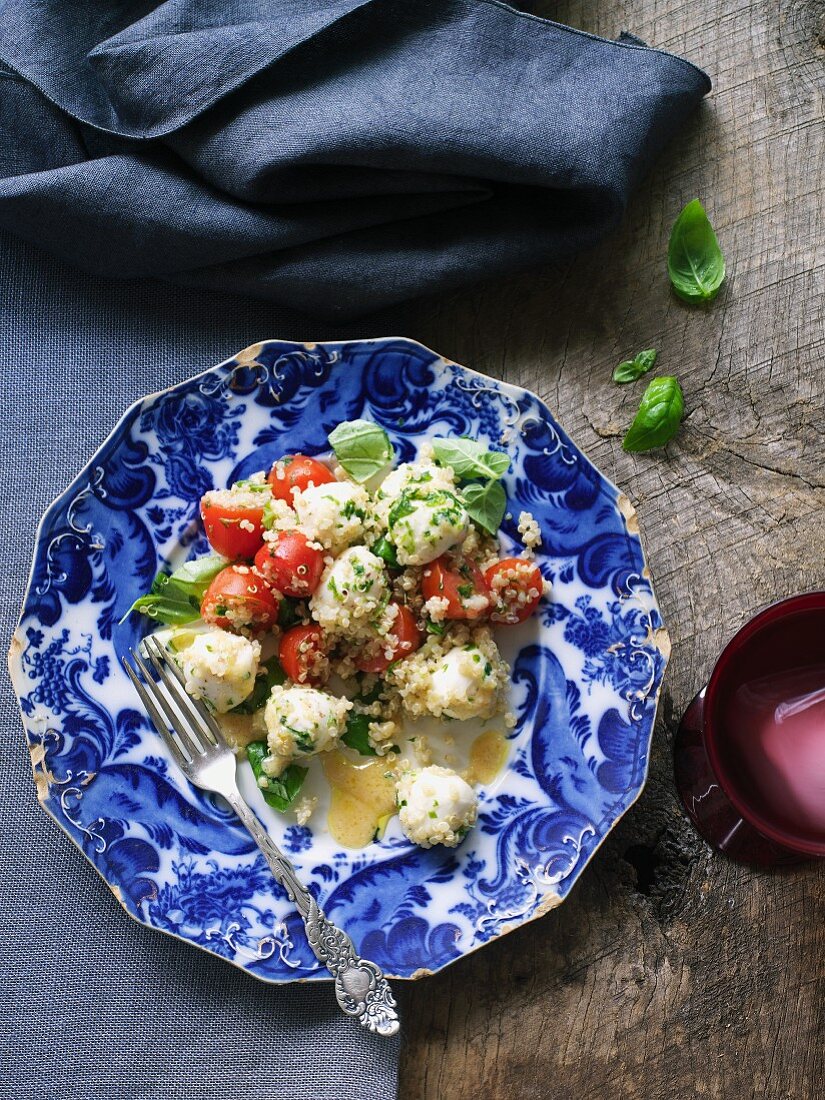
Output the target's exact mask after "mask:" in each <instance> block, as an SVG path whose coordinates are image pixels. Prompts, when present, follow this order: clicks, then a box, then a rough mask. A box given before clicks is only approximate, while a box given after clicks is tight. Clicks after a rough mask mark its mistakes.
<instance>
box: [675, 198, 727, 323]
mask: <svg viewBox="0 0 825 1100" xmlns="http://www.w3.org/2000/svg"><path fill="white" fill-rule="evenodd" d="M667 270H668V274H669V275H670V281H671V283H672V284H673V289H674V290H675V291H676V293H677V294H678V295H679V297H680V298H682V299H684V301H686V302H691V303H694V304H695V303H697V302H709V301H711V299H712V298H715V297H716V295H717V294H718V293H719V287H720V286H721V285H722V283H723V281H724V278H725V258H724V256H723V255H722V250H721V248H720V247H719V242H718V241H717V239H716V234H715V233H714V232H713V226H712V225H711V224H710V222H709V221H708V216H707V214H706V213H705V209H704V207H703V206H702V204H701V203H700V202H699V200H698V199H694V200H693V202H689V203H688V204H687V206H686V207H685V208H684V210H683V211H682V213H681V214H680V215H679V217H678V218H677V219H676V223H675V225H674V226H673V230H672V232H671V234H670V244H669V246H668V251H667Z"/></svg>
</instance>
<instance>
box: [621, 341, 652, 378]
mask: <svg viewBox="0 0 825 1100" xmlns="http://www.w3.org/2000/svg"><path fill="white" fill-rule="evenodd" d="M655 362H656V349H655V348H648V350H647V351H640V352H639V353H638V355H636V356H635V357H634V358H633V359H626V360H625V361H624V363H619V365H618V367H616V369H615V370H614V371H613V381H614V382H618V383H619V384H620V385H623V384H624V383H626V382H635V381H636V379H637V378H641V377H642V375H643V374H647V372H648V371H649V370H652V369H653V365H654V363H655Z"/></svg>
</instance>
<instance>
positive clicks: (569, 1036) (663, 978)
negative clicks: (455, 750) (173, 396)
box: [400, 0, 825, 1100]
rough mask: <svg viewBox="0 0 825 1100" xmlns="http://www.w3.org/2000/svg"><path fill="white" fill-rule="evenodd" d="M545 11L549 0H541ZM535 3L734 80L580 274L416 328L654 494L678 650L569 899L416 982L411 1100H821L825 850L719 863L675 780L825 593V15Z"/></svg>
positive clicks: (704, 4)
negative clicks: (748, 636) (717, 707)
mask: <svg viewBox="0 0 825 1100" xmlns="http://www.w3.org/2000/svg"><path fill="white" fill-rule="evenodd" d="M524 6H527V5H524ZM530 10H532V11H534V12H536V13H537V14H542V15H547V16H549V17H551V18H554V19H556V20H559V21H561V22H568V23H571V24H572V25H574V26H579V27H582V28H584V29H586V30H590V31H594V32H596V33H599V34H603V35H605V36H614V35H616V34H618V32H619V31H620V30H622V29H629V30H631V31H633V32H634V33H636V34H638V35H639V36H640V37H642V38H644V39H645V40H646V41H648V42H650V43H652V44H654V45H656V46H659V47H663V48H665V49H670V50H673V51H675V52H677V53H682V54H684V55H686V56H688V57H690V58H691V59H693V60H695V61H697V62H698V63H699V64H700V65H702V66H703V67H704V68H705V69H706V70H707V71H708V72H709V73H710V74H711V76H712V78H713V80H714V85H715V87H714V91H713V93H712V95H711V96H710V98H709V99H708V101H707V102H706V104H705V105H704V107H703V108H702V109H701V111H700V112H699V113H698V115H697V116H696V117H695V118H694V120H693V121H692V123H691V124H690V125H689V126H688V127H687V129H686V130H685V131H684V132H683V133H682V134H681V135H679V136H678V137H677V138H676V140H675V142H674V143H673V145H672V147H671V148H670V149H669V150H668V151H667V153H666V154H665V156H664V157H663V158H662V160H661V161H660V162H659V164H658V165H657V166H656V168H655V170H654V172H653V174H652V175H651V177H650V178H649V180H648V181H647V182H646V183H645V185H644V186H643V187H642V189H641V190H640V192H639V193H638V194H637V196H636V197H635V199H634V201H633V203H632V204H631V208H630V209H629V211H628V215H627V218H626V220H625V224H624V227H623V229H622V230H621V232H620V233H619V234H618V235H617V236H616V237H614V238H613V239H612V240H611V241H609V242H608V243H606V244H605V245H604V246H603V247H602V248H601V249H600V250H599V251H598V252H597V253H595V254H591V255H589V256H583V257H581V258H579V259H578V260H577V261H576V262H575V263H573V264H571V265H570V266H569V267H568V268H567V269H566V270H564V271H563V272H560V273H558V272H557V273H542V274H540V275H538V276H529V277H521V278H518V279H513V280H510V281H508V282H505V283H497V284H495V285H491V286H488V287H485V288H482V289H479V290H477V291H474V292H471V293H465V294H461V295H457V296H455V297H454V298H451V299H450V300H448V301H442V302H440V303H438V304H433V303H423V304H420V305H418V306H416V307H415V308H414V310H413V311H412V313H411V316H410V317H409V319H408V324H407V325H406V329H405V334H406V335H410V336H414V337H416V338H418V339H420V340H422V341H423V342H424V343H426V344H428V345H429V346H431V347H433V348H436V349H438V350H439V351H440V352H442V353H443V354H444V355H447V356H451V357H453V358H455V359H456V360H458V361H459V362H462V363H466V364H467V365H469V366H473V367H476V368H478V369H480V370H482V371H486V372H488V373H490V374H493V375H496V376H498V377H501V378H505V379H507V380H509V381H513V382H517V383H520V384H522V385H524V386H527V387H529V388H530V389H533V390H535V391H536V392H537V393H539V394H540V395H542V396H543V397H544V398H545V399H546V400H547V401H548V403H549V404H550V406H551V407H552V408H554V409H555V410H556V412H557V415H558V417H559V419H560V420H561V422H562V423H563V424H564V426H565V427H566V428H567V430H568V431H569V432H570V433H571V435H572V436H573V437H574V438H575V439H576V440H577V442H578V443H579V444H580V445H581V446H582V447H583V448H584V449H586V450H587V451H588V453H589V454H590V456H591V457H592V458H593V460H594V461H595V462H596V463H597V464H598V465H599V466H600V467H601V469H602V470H604V471H605V473H606V474H607V475H608V476H609V477H611V478H612V479H613V480H614V481H615V482H616V483H617V484H618V485H620V486H621V487H622V488H623V489H624V490H625V491H626V492H627V493H628V494H629V496H630V497H631V498H632V499H633V501H634V502H635V504H636V505H637V507H638V509H639V516H640V521H641V525H642V531H643V535H644V538H645V544H646V548H647V552H648V557H649V560H650V562H651V566H652V570H653V574H654V579H655V584H656V591H657V594H658V597H659V600H660V603H661V605H662V608H663V613H664V616H665V620H666V622H667V625H668V627H669V630H670V633H671V638H672V641H673V647H674V648H673V658H672V662H671V666H670V669H669V672H668V676H667V681H666V686H665V690H664V694H663V701H662V706H661V708H660V714H659V720H658V722H657V727H656V731H655V735H654V745H653V752H652V763H651V772H650V779H649V782H648V785H647V788H646V790H645V792H644V794H643V796H642V798H641V800H640V802H639V803H638V804H637V805H636V807H634V809H633V810H632V811H631V812H630V813H629V814H628V815H627V816H626V817H625V818H624V820H623V821H622V822H621V823H620V825H619V826H618V827H617V828H616V830H615V831H614V832H613V833H612V834H611V836H610V837H609V838H608V840H607V842H606V843H605V844H604V845H603V847H602V848H601V850H600V851H599V852H598V854H597V855H596V857H595V859H594V860H593V863H592V865H591V867H590V868H589V870H588V872H587V874H585V875H584V876H583V878H582V880H581V881H580V883H579V884H578V885H577V886H576V888H575V890H574V892H573V894H572V896H571V897H570V898H569V900H568V901H567V902H566V903H565V904H564V905H563V906H561V908H559V909H558V910H556V911H554V912H552V913H550V914H549V915H548V916H546V917H544V918H543V919H542V920H540V921H537V922H535V923H533V924H531V925H527V926H526V927H524V928H523V929H520V930H518V931H516V932H513V933H511V934H510V935H508V936H506V937H504V939H503V940H500V941H497V942H494V943H492V944H491V945H490V946H488V947H486V948H484V949H483V950H482V951H480V952H478V953H476V954H475V955H473V956H471V957H469V958H467V959H465V960H463V961H462V962H459V963H457V964H456V965H455V966H453V967H452V968H450V969H448V970H447V971H445V972H444V973H443V974H441V975H440V976H437V977H435V978H432V979H429V980H427V981H425V982H421V983H418V984H416V985H414V986H406V987H403V988H401V990H400V992H401V998H402V1007H403V1010H404V1020H405V1036H406V1042H405V1046H404V1053H403V1056H402V1066H401V1089H400V1096H401V1100H464V1098H465V1097H466V1098H473V1100H477V1098H481V1100H539V1098H545V1097H549V1096H552V1095H556V1094H560V1095H563V1096H564V1097H565V1100H579V1098H582V1100H584V1098H587V1100H593V1098H596V1100H601V1098H610V1100H612V1098H614V1097H640V1098H641V1097H643V1098H644V1100H681V1098H682V1097H684V1098H688V1097H690V1098H693V1097H695V1096H701V1097H719V1098H723V1100H740V1098H745V1097H760V1098H761V1097H765V1098H769V1100H780V1098H782V1100H809V1098H813V1097H819V1096H821V1095H823V1087H824V1086H823V1078H824V1077H825V1053H823V1051H825V1044H823V1024H825V919H824V918H825V902H824V901H823V897H824V895H823V887H825V867H823V866H821V865H808V866H805V867H803V868H799V869H796V870H794V871H792V872H789V873H788V872H786V873H783V874H766V873H761V872H758V871H753V870H750V869H747V868H745V867H742V866H737V865H734V864H732V863H730V862H727V861H726V860H724V859H723V858H721V857H718V856H716V855H714V854H712V853H711V852H710V850H709V849H708V848H707V847H706V846H705V845H704V844H703V843H702V841H701V840H699V838H698V837H697V836H696V835H695V834H694V833H693V832H692V830H691V828H690V827H689V826H688V824H687V823H686V821H685V819H684V818H683V816H682V814H681V812H680V810H679V805H678V801H677V796H676V793H675V789H674V784H673V779H672V770H671V750H672V741H673V734H674V730H675V726H676V723H677V721H678V717H679V715H680V714H681V712H682V710H683V709H684V707H685V706H686V705H687V703H688V701H689V700H690V698H691V696H692V695H693V693H694V692H695V691H696V690H697V689H698V688H699V687H700V686H701V684H702V683H703V682H704V681H705V679H706V677H707V675H708V673H709V671H710V669H711V668H712V665H713V662H714V659H715V656H716V655H717V653H718V652H719V649H720V648H721V646H722V645H723V644H724V642H725V641H726V640H727V639H728V638H729V637H730V636H731V635H732V634H733V633H734V632H735V631H736V630H737V628H738V627H739V626H740V625H741V624H742V623H743V622H744V621H745V620H746V619H747V618H748V617H749V616H751V615H752V614H753V613H754V612H755V611H756V610H757V609H758V608H759V607H761V606H762V605H764V604H765V603H767V602H770V601H771V600H773V599H775V598H778V597H781V596H785V595H788V594H790V593H792V592H796V591H800V590H803V589H810V588H815V587H819V588H822V587H825V415H824V413H825V371H824V370H823V367H825V351H824V350H823V349H824V348H825V309H824V307H823V303H824V302H825V266H824V264H825V261H824V260H823V248H822V245H823V241H824V240H825V232H823V230H824V229H825V226H823V205H825V146H824V145H823V87H825V5H823V3H822V0H761V2H754V0H740V2H738V3H736V2H734V3H732V4H731V3H725V2H723V0H694V2H693V3H686V2H684V0H626V2H622V0H602V2H601V3H599V4H592V3H589V2H585V0H568V2H561V3H549V2H545V3H535V4H533V5H532V6H531V8H530ZM696 196H698V197H700V198H701V199H702V201H703V202H704V204H705V206H706V208H707V210H708V212H709V214H710V217H711V220H712V221H713V224H714V226H715V228H716V230H717V233H718V235H719V238H720V241H721V243H722V246H723V249H724V251H725V255H726V258H727V261H728V272H729V274H728V279H727V282H726V284H725V286H724V288H723V291H722V293H721V294H720V296H719V298H718V299H717V301H716V302H715V303H714V304H713V305H712V306H711V307H710V308H708V309H700V310H696V309H691V308H689V307H687V306H685V305H683V304H681V303H680V302H679V301H677V300H676V299H675V298H674V297H673V296H672V295H671V293H670V290H669V285H668V281H667V275H666V269H665V254H666V247H667V239H668V235H669V231H670V227H671V225H672V224H673V221H674V219H675V217H676V215H677V213H678V212H679V210H680V209H681V207H682V206H683V205H684V204H685V203H686V202H687V201H689V200H690V199H692V198H694V197H696ZM644 347H656V348H658V349H659V352H660V360H659V367H660V368H661V372H662V373H671V372H672V373H675V374H677V375H678V376H679V378H680V379H681V381H682V385H683V388H684V391H685V397H686V405H687V416H686V420H685V423H684V426H683V429H682V431H681V434H680V436H679V438H678V440H677V441H676V442H675V443H674V444H671V446H669V447H668V449H667V452H666V453H662V452H654V453H653V454H650V455H636V456H634V455H627V454H624V453H623V452H622V450H621V446H620V441H621V434H622V432H623V430H624V428H625V427H626V426H627V425H628V424H629V422H630V420H631V419H632V416H633V413H634V411H635V405H636V402H637V401H638V396H639V388H638V387H616V386H614V385H613V384H612V383H611V381H610V374H611V371H612V369H613V367H614V365H615V364H616V363H617V362H618V361H619V360H620V359H624V358H627V357H628V356H629V355H631V354H632V353H634V352H635V351H637V350H638V349H639V348H644Z"/></svg>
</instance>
